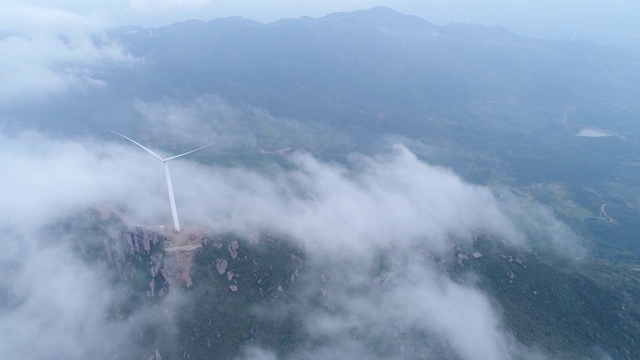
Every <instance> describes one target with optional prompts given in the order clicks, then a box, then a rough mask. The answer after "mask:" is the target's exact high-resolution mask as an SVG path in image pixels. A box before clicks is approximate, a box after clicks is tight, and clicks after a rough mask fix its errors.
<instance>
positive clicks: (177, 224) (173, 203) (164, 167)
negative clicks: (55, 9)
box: [107, 129, 213, 232]
mask: <svg viewBox="0 0 640 360" xmlns="http://www.w3.org/2000/svg"><path fill="white" fill-rule="evenodd" d="M107 130H108V129H107ZM109 131H111V132H112V133H114V134H116V135H120V136H122V137H123V138H125V139H127V140H129V141H131V142H132V143H134V144H136V145H138V146H140V147H141V148H143V149H145V150H146V151H147V152H149V153H150V154H151V155H153V156H155V157H156V158H158V159H159V160H160V161H162V171H163V172H164V176H165V179H166V180H167V192H168V193H169V202H170V203H171V215H172V216H173V226H174V228H175V230H176V232H180V222H179V221H178V210H176V199H175V198H174V197H173V185H172V184H171V174H170V173H169V160H173V159H176V158H179V157H181V156H185V155H187V154H191V153H192V152H196V151H198V150H201V149H204V148H206V147H207V146H209V145H212V144H213V143H210V144H207V145H205V146H201V147H199V148H197V149H194V150H191V151H187V152H186V153H182V154H179V155H174V156H169V157H166V158H163V157H162V156H160V155H158V154H156V153H155V152H153V151H151V150H149V149H147V148H146V147H144V146H142V145H141V144H140V143H138V142H136V141H135V140H133V139H131V138H128V137H126V136H124V135H122V134H120V133H119V132H115V131H113V130H109Z"/></svg>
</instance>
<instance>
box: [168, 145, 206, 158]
mask: <svg viewBox="0 0 640 360" xmlns="http://www.w3.org/2000/svg"><path fill="white" fill-rule="evenodd" d="M211 145H213V143H209V144H207V145H205V146H201V147H199V148H197V149H195V150H191V151H187V152H186V153H182V154H180V155H174V156H171V157H168V158H165V159H164V160H163V161H169V160H173V159H175V158H179V157H180V156H185V155H188V154H191V153H192V152H196V151H198V150H202V149H204V148H206V147H207V146H211Z"/></svg>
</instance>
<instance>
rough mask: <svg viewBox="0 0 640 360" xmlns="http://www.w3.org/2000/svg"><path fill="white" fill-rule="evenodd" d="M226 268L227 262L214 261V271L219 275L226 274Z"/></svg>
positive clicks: (221, 260)
mask: <svg viewBox="0 0 640 360" xmlns="http://www.w3.org/2000/svg"><path fill="white" fill-rule="evenodd" d="M227 266H229V263H228V262H227V260H225V259H216V270H218V273H219V274H220V275H223V274H224V273H225V272H227Z"/></svg>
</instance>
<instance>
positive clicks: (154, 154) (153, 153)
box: [107, 129, 165, 161]
mask: <svg viewBox="0 0 640 360" xmlns="http://www.w3.org/2000/svg"><path fill="white" fill-rule="evenodd" d="M107 131H110V132H112V133H114V134H116V135H120V136H122V137H123V138H125V139H127V140H129V141H131V142H132V143H134V144H136V145H138V146H140V147H141V148H143V149H145V150H147V151H148V152H149V153H150V154H151V155H153V156H155V157H157V158H158V159H160V161H165V159H163V158H162V157H161V156H160V155H158V154H156V153H155V152H153V151H151V150H149V149H147V148H146V147H144V146H142V145H141V144H140V143H138V142H136V141H135V140H133V139H131V138H128V137H126V136H124V135H122V134H120V133H119V132H115V131H113V130H109V129H107Z"/></svg>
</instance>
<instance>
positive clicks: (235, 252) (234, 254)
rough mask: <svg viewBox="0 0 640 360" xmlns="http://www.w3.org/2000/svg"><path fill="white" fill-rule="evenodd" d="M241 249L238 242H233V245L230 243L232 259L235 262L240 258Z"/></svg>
mask: <svg viewBox="0 0 640 360" xmlns="http://www.w3.org/2000/svg"><path fill="white" fill-rule="evenodd" d="M239 247H240V245H239V244H238V242H237V241H236V240H233V241H232V242H231V243H229V254H230V255H231V258H232V259H234V260H235V259H236V258H237V257H238V248H239Z"/></svg>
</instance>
